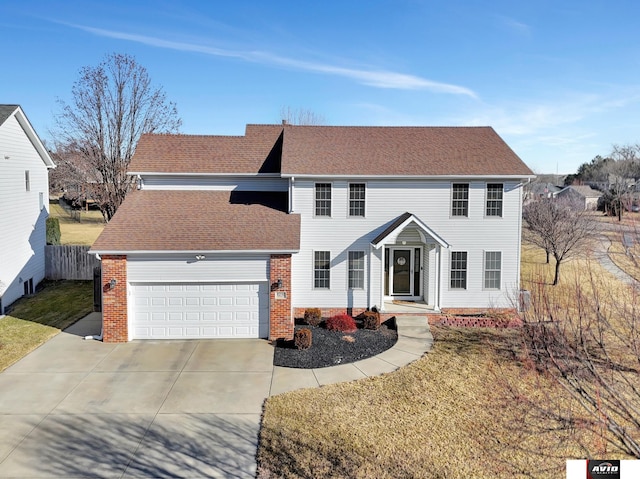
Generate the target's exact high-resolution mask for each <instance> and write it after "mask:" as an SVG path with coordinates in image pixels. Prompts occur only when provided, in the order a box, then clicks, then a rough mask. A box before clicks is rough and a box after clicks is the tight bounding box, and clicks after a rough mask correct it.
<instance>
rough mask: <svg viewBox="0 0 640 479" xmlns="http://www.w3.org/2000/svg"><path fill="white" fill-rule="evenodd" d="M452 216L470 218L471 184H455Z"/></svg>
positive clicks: (452, 196) (452, 197)
mask: <svg viewBox="0 0 640 479" xmlns="http://www.w3.org/2000/svg"><path fill="white" fill-rule="evenodd" d="M451 216H469V184H468V183H454V184H453V191H452V195H451Z"/></svg>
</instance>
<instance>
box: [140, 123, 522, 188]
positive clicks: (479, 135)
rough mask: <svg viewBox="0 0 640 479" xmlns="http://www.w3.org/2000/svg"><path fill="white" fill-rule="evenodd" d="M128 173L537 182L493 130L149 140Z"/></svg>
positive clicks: (291, 131) (362, 129)
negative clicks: (470, 177)
mask: <svg viewBox="0 0 640 479" xmlns="http://www.w3.org/2000/svg"><path fill="white" fill-rule="evenodd" d="M283 131H284V133H283ZM281 134H282V135H281ZM280 158H281V159H282V166H281V165H280ZM129 171H131V172H135V173H142V172H157V173H258V172H261V173H277V172H280V171H282V173H283V174H285V175H373V176H378V175H380V176H388V175H391V176H396V175H397V176H413V175H417V176H443V175H444V176H461V175H483V176H496V175H498V176H499V175H516V176H519V175H525V176H529V175H533V172H532V171H531V170H530V169H529V168H528V167H527V165H525V164H524V163H523V162H522V160H521V159H520V158H519V157H518V156H517V155H516V154H515V153H514V152H513V150H511V148H509V146H508V145H507V144H506V143H505V142H504V141H503V140H502V138H500V137H499V136H498V134H497V133H496V132H495V131H494V130H493V128H491V127H404V126H401V127H375V126H294V125H286V126H284V127H283V126H282V125H247V129H246V134H245V136H194V135H166V134H163V135H143V136H142V138H141V139H140V142H139V143H138V147H137V149H136V154H135V155H134V157H133V160H132V161H131V165H130V167H129Z"/></svg>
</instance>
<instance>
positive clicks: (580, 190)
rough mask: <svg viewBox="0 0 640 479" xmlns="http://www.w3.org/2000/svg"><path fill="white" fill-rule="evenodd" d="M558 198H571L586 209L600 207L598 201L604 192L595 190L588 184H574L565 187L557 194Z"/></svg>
mask: <svg viewBox="0 0 640 479" xmlns="http://www.w3.org/2000/svg"><path fill="white" fill-rule="evenodd" d="M555 197H556V198H569V199H570V200H571V201H573V202H575V203H576V204H577V205H580V207H582V208H583V209H585V210H596V209H598V202H599V201H600V198H601V197H602V192H600V191H598V190H594V189H593V188H591V187H590V186H588V185H572V186H567V187H566V188H563V189H562V190H561V191H559V192H557V193H556V194H555Z"/></svg>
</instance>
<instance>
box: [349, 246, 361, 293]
mask: <svg viewBox="0 0 640 479" xmlns="http://www.w3.org/2000/svg"><path fill="white" fill-rule="evenodd" d="M349 289H364V251H349Z"/></svg>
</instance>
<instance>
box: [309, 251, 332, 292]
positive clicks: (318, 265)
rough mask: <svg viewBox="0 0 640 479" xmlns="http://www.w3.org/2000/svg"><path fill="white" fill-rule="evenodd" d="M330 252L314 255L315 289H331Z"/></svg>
mask: <svg viewBox="0 0 640 479" xmlns="http://www.w3.org/2000/svg"><path fill="white" fill-rule="evenodd" d="M330 263H331V261H330V258H329V251H316V252H315V253H314V255H313V287H314V288H317V289H329V267H330Z"/></svg>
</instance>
